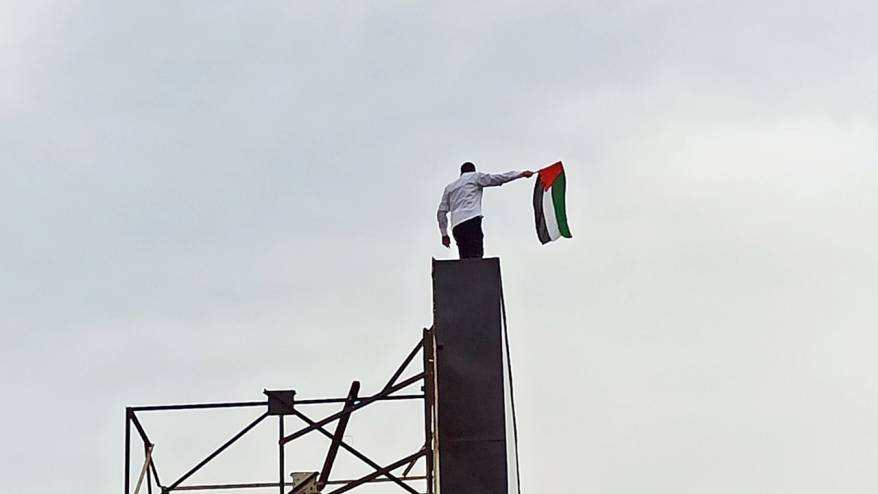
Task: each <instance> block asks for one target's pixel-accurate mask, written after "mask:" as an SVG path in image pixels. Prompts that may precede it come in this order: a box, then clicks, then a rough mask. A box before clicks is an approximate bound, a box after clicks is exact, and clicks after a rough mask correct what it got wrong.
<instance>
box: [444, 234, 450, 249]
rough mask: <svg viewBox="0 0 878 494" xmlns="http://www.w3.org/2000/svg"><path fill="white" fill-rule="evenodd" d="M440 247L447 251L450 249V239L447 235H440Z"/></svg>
mask: <svg viewBox="0 0 878 494" xmlns="http://www.w3.org/2000/svg"><path fill="white" fill-rule="evenodd" d="M442 245H444V246H445V247H447V248H449V249H450V248H451V238H449V237H448V235H442Z"/></svg>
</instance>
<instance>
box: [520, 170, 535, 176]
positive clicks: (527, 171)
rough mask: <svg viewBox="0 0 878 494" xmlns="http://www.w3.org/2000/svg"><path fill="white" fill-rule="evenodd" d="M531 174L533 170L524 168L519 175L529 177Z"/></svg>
mask: <svg viewBox="0 0 878 494" xmlns="http://www.w3.org/2000/svg"><path fill="white" fill-rule="evenodd" d="M533 174H534V172H532V171H530V170H525V171H523V172H521V176H522V177H524V178H530V177H532V176H533Z"/></svg>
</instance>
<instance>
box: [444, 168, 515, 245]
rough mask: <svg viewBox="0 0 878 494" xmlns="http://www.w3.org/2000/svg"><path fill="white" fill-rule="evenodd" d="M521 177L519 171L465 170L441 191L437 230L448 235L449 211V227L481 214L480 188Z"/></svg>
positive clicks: (501, 183)
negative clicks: (487, 171)
mask: <svg viewBox="0 0 878 494" xmlns="http://www.w3.org/2000/svg"><path fill="white" fill-rule="evenodd" d="M516 178H521V172H514V171H513V172H506V173H499V174H491V173H481V172H466V173H463V174H461V175H460V178H458V179H457V180H455V181H454V182H451V183H450V184H448V186H447V187H445V191H444V192H442V200H441V201H440V202H439V210H438V211H437V212H436V217H437V219H438V220H439V231H440V232H442V236H447V235H448V218H447V217H446V215H447V213H449V212H450V213H451V228H452V229H453V228H454V227H455V226H457V225H459V224H461V223H463V222H464V221H466V220H471V219H473V218H475V217H477V216H481V215H482V189H483V188H485V187H495V186H498V185H503V184H505V183H506V182H511V181H513V180H515V179H516Z"/></svg>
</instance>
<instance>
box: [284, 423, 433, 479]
mask: <svg viewBox="0 0 878 494" xmlns="http://www.w3.org/2000/svg"><path fill="white" fill-rule="evenodd" d="M293 414H294V415H295V416H297V417H299V418H300V419H302V420H304V421H305V422H307V423H308V424H311V425H315V424H316V422H314V421H313V420H311V419H310V418H308V417H307V416H306V415H305V414H303V413H302V412H300V411H298V410H294V411H293ZM316 430H317V432H319V433H321V434H323V435H324V436H326V437H328V438H330V439H332V437H333V436H332V434H330V433H329V432H328V431H327V430H326V429H324V428H323V427H319V426H318V427H317V429H316ZM338 445H339V446H341V447H342V448H344V449H345V450H347V451H348V452H349V453H350V454H352V455H354V456H356V457H357V458H358V459H360V461H362V462H363V463H365V464H367V465H369V466H370V467H372V468H374V469H375V470H381V465H379V464H377V463H375V462H374V461H372V460H371V459H369V457H368V456H366V455H364V454H363V453H360V452H359V451H357V450H356V449H355V448H354V447H353V446H351V445H349V444H348V443H346V442H344V441H342V440H339V441H338ZM383 475H384V476H385V477H387V478H388V479H390V480H392V481H393V482H395V483H396V484H397V485H399V486H400V487H402V488H403V489H405V490H407V491H409V492H410V493H411V494H419V493H418V491H416V490H414V489H412V487H411V486H409V485H408V484H406V483H405V482H403V481H402V480H401V479H400V478H398V477H397V476H395V475H393V474H392V473H390V472H387V473H384V474H383Z"/></svg>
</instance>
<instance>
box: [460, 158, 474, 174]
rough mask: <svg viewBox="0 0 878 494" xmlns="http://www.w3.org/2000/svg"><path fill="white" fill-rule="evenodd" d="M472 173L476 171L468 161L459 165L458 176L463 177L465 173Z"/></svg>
mask: <svg viewBox="0 0 878 494" xmlns="http://www.w3.org/2000/svg"><path fill="white" fill-rule="evenodd" d="M474 171H476V165H474V164H472V163H470V162H469V161H467V162H466V163H464V164H462V165H460V174H461V175H463V174H464V173H467V172H474Z"/></svg>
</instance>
